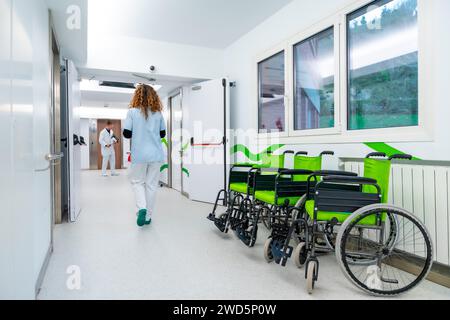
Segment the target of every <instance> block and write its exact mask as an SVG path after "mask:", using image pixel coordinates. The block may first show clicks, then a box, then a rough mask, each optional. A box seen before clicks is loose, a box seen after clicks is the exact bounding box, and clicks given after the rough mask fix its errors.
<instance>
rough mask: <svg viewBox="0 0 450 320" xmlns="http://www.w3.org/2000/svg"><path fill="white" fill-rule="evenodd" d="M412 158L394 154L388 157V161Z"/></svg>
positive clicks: (408, 155)
mask: <svg viewBox="0 0 450 320" xmlns="http://www.w3.org/2000/svg"><path fill="white" fill-rule="evenodd" d="M412 159H413V156H412V155H410V154H394V155H392V156H390V157H389V160H410V161H411V160H412Z"/></svg>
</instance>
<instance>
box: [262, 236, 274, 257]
mask: <svg viewBox="0 0 450 320" xmlns="http://www.w3.org/2000/svg"><path fill="white" fill-rule="evenodd" d="M272 243H273V239H272V238H269V239H267V241H266V243H265V244H264V258H265V259H266V261H267V263H271V262H273V260H274V257H273V254H272Z"/></svg>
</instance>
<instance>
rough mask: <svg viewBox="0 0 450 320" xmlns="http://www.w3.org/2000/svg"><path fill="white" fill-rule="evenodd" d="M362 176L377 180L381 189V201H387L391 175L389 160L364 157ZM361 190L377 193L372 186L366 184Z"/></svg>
mask: <svg viewBox="0 0 450 320" xmlns="http://www.w3.org/2000/svg"><path fill="white" fill-rule="evenodd" d="M364 177H365V178H370V179H375V180H377V183H378V186H379V187H380V189H381V202H382V203H387V202H388V200H389V199H388V196H389V180H390V177H391V161H390V160H387V159H374V158H371V157H369V156H368V157H367V158H366V159H364ZM363 192H366V193H377V192H378V191H377V189H376V188H375V187H374V186H370V185H366V186H364V187H363Z"/></svg>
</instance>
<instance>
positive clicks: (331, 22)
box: [252, 0, 436, 144]
mask: <svg viewBox="0 0 450 320" xmlns="http://www.w3.org/2000/svg"><path fill="white" fill-rule="evenodd" d="M426 1H429V0H417V3H418V12H419V14H418V51H419V54H418V63H419V69H418V71H419V75H418V77H419V78H418V83H419V89H418V97H419V98H418V100H419V101H418V108H419V110H418V112H419V124H418V126H412V127H394V128H377V129H362V130H348V68H347V66H348V60H347V59H348V47H347V43H348V42H347V17H348V15H350V14H351V13H353V12H355V11H356V10H358V9H360V8H362V7H365V6H367V5H370V4H372V3H375V2H377V1H376V0H355V2H354V3H352V4H350V5H348V6H346V7H344V8H343V9H341V10H338V11H337V12H336V13H335V14H333V15H331V16H330V17H328V18H325V19H322V20H321V21H319V22H318V23H316V24H314V25H313V26H311V27H310V28H307V29H306V30H304V31H301V32H299V33H297V34H296V35H294V36H293V37H291V38H289V39H287V40H285V41H284V42H282V43H280V44H278V45H276V46H274V47H272V48H271V49H269V50H267V51H266V52H264V53H262V54H260V55H258V56H257V57H256V58H255V60H254V64H253V68H254V71H253V74H254V80H253V86H254V89H253V91H252V92H253V96H254V97H255V99H256V106H255V107H254V109H253V113H252V114H253V115H256V116H257V118H256V120H255V121H254V122H253V125H254V126H253V127H254V128H257V132H258V135H257V137H258V140H261V142H263V141H264V142H267V141H265V140H267V139H271V138H272V139H273V138H276V139H278V140H277V141H278V142H279V143H283V144H299V143H302V144H335V143H369V142H386V143H396V142H397V143H398V142H433V141H434V139H435V131H436V129H435V127H434V122H435V115H434V113H433V111H434V109H435V107H434V106H435V105H436V103H434V95H433V90H434V89H433V88H434V83H433V80H434V79H435V76H434V74H433V73H434V72H436V71H434V70H435V69H436V68H433V67H434V62H433V51H434V50H436V44H434V43H433V39H432V37H427V34H432V33H433V20H432V17H433V12H432V11H431V8H430V7H429V6H427V5H426ZM331 26H335V33H336V31H338V35H337V39H336V38H335V46H336V45H338V50H337V52H335V56H337V69H336V74H335V77H337V78H338V82H337V83H335V99H336V98H338V103H335V118H336V120H335V127H334V128H326V129H312V130H294V85H295V82H294V68H295V65H294V45H296V44H298V43H299V42H301V41H303V40H306V39H308V38H310V37H311V36H314V35H315V34H317V33H319V32H321V31H324V30H326V29H327V28H330V27H331ZM335 36H336V35H335ZM283 50H284V52H285V78H286V79H285V83H286V85H285V95H286V97H285V116H286V120H285V121H286V127H287V129H286V130H285V132H283V133H276V134H274V133H271V134H268V133H259V108H258V106H259V101H258V99H259V91H258V90H259V89H258V86H259V74H258V63H259V62H261V61H263V60H266V59H267V58H269V57H270V56H273V55H274V54H276V53H279V52H281V51H283ZM430 101H431V103H430ZM430 105H431V106H430ZM300 137H301V138H302V139H301V140H299V138H300Z"/></svg>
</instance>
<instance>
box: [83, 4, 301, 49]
mask: <svg viewBox="0 0 450 320" xmlns="http://www.w3.org/2000/svg"><path fill="white" fill-rule="evenodd" d="M291 1H292V0H127V1H124V0H89V3H88V5H89V29H90V32H95V33H96V34H105V35H121V36H126V37H135V38H145V39H151V40H157V41H165V42H173V43H179V44H188V45H194V46H201V47H208V48H217V49H223V48H226V47H227V46H229V45H230V44H232V43H233V42H234V41H236V40H237V39H239V38H240V37H241V36H243V35H244V34H246V33H248V32H249V31H251V30H252V29H253V28H255V27H256V26H257V25H259V24H260V23H261V22H263V21H264V20H265V19H267V18H269V17H270V16H271V15H273V14H274V13H275V12H277V11H278V10H280V9H281V8H282V7H284V6H285V5H286V4H288V3H289V2H291ZM94 29H95V30H94Z"/></svg>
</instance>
